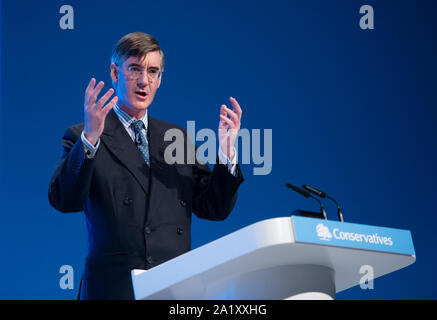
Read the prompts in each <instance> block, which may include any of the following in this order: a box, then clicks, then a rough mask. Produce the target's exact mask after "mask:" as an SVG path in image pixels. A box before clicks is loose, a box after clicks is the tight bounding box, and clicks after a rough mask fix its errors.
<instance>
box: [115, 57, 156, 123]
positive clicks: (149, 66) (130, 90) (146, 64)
mask: <svg viewBox="0 0 437 320" xmlns="http://www.w3.org/2000/svg"><path fill="white" fill-rule="evenodd" d="M161 71H162V70H161V54H160V53H159V51H152V52H149V53H148V54H147V55H146V56H145V57H143V58H137V57H129V58H128V59H126V60H125V61H124V62H123V64H122V65H121V66H117V65H116V64H115V63H112V64H111V78H112V81H113V82H114V85H115V89H116V94H117V96H118V103H117V104H118V106H119V107H120V108H122V109H123V110H124V111H125V112H127V113H129V114H130V115H131V116H134V117H136V118H137V119H138V118H141V117H142V116H143V115H144V114H145V112H146V110H147V108H148V107H149V105H150V104H151V103H152V101H153V98H154V97H155V93H156V90H158V88H159V86H160V85H161V77H162V75H161Z"/></svg>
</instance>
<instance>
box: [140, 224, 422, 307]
mask: <svg viewBox="0 0 437 320" xmlns="http://www.w3.org/2000/svg"><path fill="white" fill-rule="evenodd" d="M415 260H416V256H415V252H414V247H413V241H412V237H411V233H410V231H408V230H400V229H391V228H382V227H374V226H366V225H359V224H352V223H341V222H336V221H330V220H320V219H312V218H304V217H298V216H293V217H284V218H274V219H269V220H265V221H261V222H258V223H255V224H252V225H250V226H248V227H245V228H243V229H241V230H238V231H236V232H233V233H231V234H229V235H227V236H225V237H223V238H220V239H218V240H215V241H213V242H211V243H208V244H206V245H204V246H202V247H199V248H197V249H195V250H192V251H190V252H187V253H185V254H183V255H181V256H178V257H176V258H174V259H172V260H170V261H167V262H165V263H163V264H161V265H159V266H157V267H155V268H152V269H150V270H132V282H133V288H134V293H135V298H136V299H181V300H182V299H188V300H189V299H239V300H240V299H242V300H252V299H254V300H258V299H263V300H264V299H265V300H271V299H274V300H279V299H335V294H336V292H340V291H343V290H345V289H348V288H350V287H353V286H355V285H358V284H360V280H361V279H362V278H363V276H364V275H363V273H361V272H360V270H361V271H362V270H363V269H362V267H363V266H365V270H367V271H368V270H372V271H373V277H374V278H377V277H380V276H383V275H385V274H388V273H390V272H393V271H396V270H399V269H402V268H404V267H406V266H408V265H410V264H412V263H414V262H415ZM370 275H371V274H370ZM361 281H362V280H361Z"/></svg>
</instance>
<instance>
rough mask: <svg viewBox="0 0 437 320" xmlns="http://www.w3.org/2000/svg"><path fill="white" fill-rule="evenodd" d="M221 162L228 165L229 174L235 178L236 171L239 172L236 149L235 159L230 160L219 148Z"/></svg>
mask: <svg viewBox="0 0 437 320" xmlns="http://www.w3.org/2000/svg"><path fill="white" fill-rule="evenodd" d="M218 156H219V161H220V163H221V164H226V165H227V166H228V170H229V172H230V173H231V174H232V175H233V176H235V175H236V174H235V171H236V170H237V150H235V147H234V158H233V159H232V160H229V158H228V157H227V156H226V155H225V154H224V152H223V151H222V148H221V147H220V148H219V154H218Z"/></svg>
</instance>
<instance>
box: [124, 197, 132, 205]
mask: <svg viewBox="0 0 437 320" xmlns="http://www.w3.org/2000/svg"><path fill="white" fill-rule="evenodd" d="M132 202H133V200H132V199H129V198H126V199H124V200H123V204H124V205H125V206H130V205H131V204H132Z"/></svg>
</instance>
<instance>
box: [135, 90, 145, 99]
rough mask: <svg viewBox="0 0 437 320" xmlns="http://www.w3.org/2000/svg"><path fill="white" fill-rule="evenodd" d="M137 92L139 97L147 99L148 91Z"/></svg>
mask: <svg viewBox="0 0 437 320" xmlns="http://www.w3.org/2000/svg"><path fill="white" fill-rule="evenodd" d="M135 94H136V96H137V97H138V98H140V99H141V100H144V99H146V97H147V93H146V92H144V91H135Z"/></svg>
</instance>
